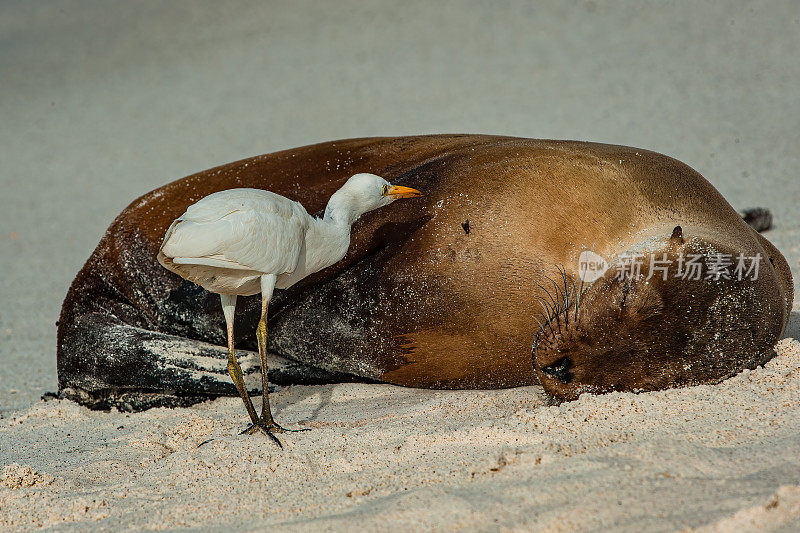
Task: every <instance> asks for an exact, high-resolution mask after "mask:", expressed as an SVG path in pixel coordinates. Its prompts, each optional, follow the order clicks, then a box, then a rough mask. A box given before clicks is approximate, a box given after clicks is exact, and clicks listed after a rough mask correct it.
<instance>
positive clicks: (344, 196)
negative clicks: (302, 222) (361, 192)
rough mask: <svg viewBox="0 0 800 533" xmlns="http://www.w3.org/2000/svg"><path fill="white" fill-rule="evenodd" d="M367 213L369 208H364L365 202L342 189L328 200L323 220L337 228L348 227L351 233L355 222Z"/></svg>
mask: <svg viewBox="0 0 800 533" xmlns="http://www.w3.org/2000/svg"><path fill="white" fill-rule="evenodd" d="M367 211H369V208H368V207H366V206H364V205H363V202H359V200H358V198H357V197H355V196H354V195H353V194H351V193H350V191H347V190H345V189H344V188H342V189H339V190H338V191H336V192H335V193H333V196H331V199H330V200H328V205H327V207H325V216H324V218H323V220H324V221H325V222H327V223H329V224H333V225H336V226H346V227H347V231H348V232H349V231H350V226H352V225H353V222H355V221H356V219H358V217H360V216H361V215H363V214H364V213H366V212H367Z"/></svg>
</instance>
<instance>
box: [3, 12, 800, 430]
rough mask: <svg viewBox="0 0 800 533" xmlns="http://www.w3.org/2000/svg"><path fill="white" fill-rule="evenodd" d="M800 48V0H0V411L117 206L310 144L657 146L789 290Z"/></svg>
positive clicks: (39, 387)
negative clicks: (718, 198)
mask: <svg viewBox="0 0 800 533" xmlns="http://www.w3.org/2000/svg"><path fill="white" fill-rule="evenodd" d="M798 50H800V2H797V1H774V2H767V1H755V2H741V1H738V2H688V1H687V2H669V3H666V2H642V1H635V2H600V1H572V2H561V1H552V2H535V3H533V2H531V3H525V2H499V1H494V2H480V1H463V2H426V1H404V2H355V1H341V0H337V1H329V2H307V1H292V2H224V3H223V2H215V1H210V2H184V1H181V2H163V3H161V2H94V1H70V2H68V1H63V2H10V1H6V2H2V3H0V163H1V164H0V415H5V416H8V413H9V412H10V411H12V410H15V409H19V408H23V407H25V406H27V405H29V404H30V403H31V402H33V401H36V400H37V399H38V398H39V396H40V395H41V394H42V393H43V392H45V391H53V390H55V388H56V373H55V334H56V330H55V325H54V323H55V321H56V320H57V318H58V313H59V309H60V305H61V300H62V299H63V297H64V294H65V293H66V290H67V288H68V286H69V283H70V281H71V280H72V278H73V276H74V275H75V273H76V272H77V271H78V270H79V269H80V267H81V265H82V264H83V262H84V261H85V260H86V258H87V257H88V256H89V254H90V253H91V251H92V250H93V249H94V246H95V245H96V243H97V241H98V240H99V239H100V237H101V235H102V234H103V232H104V231H105V228H106V227H107V226H108V225H109V224H110V222H111V221H112V220H113V218H114V217H115V216H116V215H117V213H119V211H121V210H122V209H123V208H124V207H125V206H126V205H127V204H128V203H130V202H131V201H132V200H133V199H134V198H136V197H137V196H139V195H141V194H143V193H145V192H147V191H148V190H150V189H153V188H155V187H158V186H160V185H162V184H164V183H166V182H168V181H172V180H174V179H177V178H180V177H182V176H185V175H187V174H190V173H193V172H196V171H199V170H203V169H205V168H208V167H211V166H215V165H218V164H221V163H227V162H230V161H233V160H237V159H241V158H244V157H248V156H252V155H256V154H261V153H265V152H271V151H275V150H280V149H283V148H289V147H293V146H299V145H303V144H308V143H313V142H317V141H324V140H332V139H337V138H346V137H360V136H370V135H404V134H418V133H444V132H451V133H456V132H457V133H471V132H475V133H497V134H507V135H519V136H525V137H544V138H558V139H581V140H591V141H599V142H608V143H617V144H626V145H633V146H637V147H642V148H648V149H651V150H656V151H659V152H663V153H666V154H668V155H671V156H673V157H676V158H678V159H680V160H682V161H684V162H686V163H688V164H689V165H691V166H693V167H694V168H696V169H697V170H698V171H700V172H701V173H702V174H703V175H704V176H706V178H708V179H709V180H710V181H711V182H712V183H713V184H714V185H715V186H716V187H717V188H718V189H719V190H720V191H721V192H722V193H723V195H725V197H726V198H727V199H728V200H729V201H730V202H731V203H732V204H733V205H734V206H735V207H737V208H742V207H749V206H755V205H762V206H766V207H769V208H771V209H772V211H773V213H774V215H775V218H776V224H777V226H778V227H777V228H776V229H775V230H773V231H772V232H769V233H767V234H766V236H767V237H768V238H769V239H770V240H772V241H773V242H774V243H775V244H776V245H777V246H778V247H779V248H780V249H781V250H782V251H783V253H784V254H785V255H786V256H787V259H789V261H790V263H791V265H792V268H793V271H794V274H795V277H796V279H797V277H800V262H799V260H800V250H799V249H798V243H800V215H798V213H797V206H798V205H800V142H799V141H798V132H800V60H798ZM797 301H798V300H797V299H796V300H795V305H797Z"/></svg>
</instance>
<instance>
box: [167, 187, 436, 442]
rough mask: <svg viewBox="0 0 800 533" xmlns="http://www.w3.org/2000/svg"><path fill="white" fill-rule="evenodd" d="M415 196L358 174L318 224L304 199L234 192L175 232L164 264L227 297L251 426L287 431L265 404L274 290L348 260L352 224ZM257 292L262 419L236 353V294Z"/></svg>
mask: <svg viewBox="0 0 800 533" xmlns="http://www.w3.org/2000/svg"><path fill="white" fill-rule="evenodd" d="M414 196H420V193H419V191H416V190H414V189H411V188H408V187H400V186H392V185H391V184H390V183H389V182H387V181H386V180H385V179H383V178H381V177H380V176H376V175H374V174H356V175H354V176H352V177H351V178H350V179H349V180H347V182H346V183H345V184H344V185H343V186H342V187H341V188H340V189H339V190H338V191H336V192H335V193H334V194H333V195H332V196H331V198H330V200H329V201H328V205H327V207H326V209H325V215H324V216H323V218H321V219H320V218H315V217H312V216H311V215H309V214H308V212H307V211H306V210H305V208H303V206H302V205H300V204H299V203H298V202H295V201H292V200H290V199H288V198H285V197H283V196H280V195H278V194H275V193H272V192H269V191H264V190H260V189H231V190H227V191H220V192H217V193H214V194H211V195H208V196H206V197H205V198H203V199H201V200H200V201H199V202H197V203H195V204H194V205H192V206H190V207H189V208H188V209H187V210H186V212H185V213H184V214H183V215H181V216H180V217H178V218H177V219H176V220H175V221H174V222H173V223H172V225H171V226H170V227H169V229H168V230H167V233H166V235H165V236H164V242H163V243H162V245H161V249H160V250H159V252H158V261H159V262H160V263H161V264H162V265H163V266H164V267H165V268H167V269H169V270H171V271H172V272H175V273H176V274H178V275H180V276H181V277H183V278H185V279H188V280H189V281H192V282H194V283H196V284H198V285H201V286H202V287H204V288H205V289H207V290H209V291H211V292H215V293H219V294H220V295H221V297H222V307H223V312H224V314H225V319H226V322H227V324H228V348H229V362H228V369H229V371H230V373H231V376H232V377H233V380H234V383H235V384H236V386H237V389H239V393H240V394H241V395H242V399H243V400H244V402H245V406H246V407H247V410H248V413H249V414H250V417H251V419H252V421H253V424H254V426H253V427H260V428H261V429H264V430H265V431H267V432H268V433H269V432H270V431H278V430H282V429H281V428H280V426H277V425H276V424H275V423H274V421H273V420H272V415H271V414H270V413H269V404H268V399H267V382H266V379H267V368H266V312H267V304H268V302H269V299H270V298H271V296H272V291H273V289H274V288H278V289H282V288H286V287H289V286H291V285H293V284H294V283H296V282H298V281H300V280H301V279H303V278H304V277H306V276H308V275H309V274H313V273H314V272H317V271H319V270H321V269H323V268H325V267H328V266H330V265H332V264H334V263H336V262H338V261H339V260H340V259H342V258H343V257H344V255H345V254H346V253H347V248H348V247H349V246H350V227H351V225H352V224H353V222H355V221H356V219H357V218H358V217H359V216H361V215H362V214H364V213H366V212H368V211H371V210H373V209H376V208H378V207H381V206H383V205H387V204H389V203H391V202H393V201H394V200H396V199H398V198H411V197H414ZM258 292H261V293H262V316H261V321H260V322H259V330H258V333H257V334H258V335H259V352H260V353H261V360H262V380H263V394H264V405H263V408H262V413H261V418H260V419H258V420H257V419H256V417H255V411H254V410H253V407H252V403H251V402H250V398H249V396H248V395H247V393H246V391H245V390H244V382H243V381H242V379H241V370H240V369H239V365H238V363H237V362H236V359H235V356H234V352H233V314H234V309H235V306H236V296H237V295H242V296H249V295H251V294H256V293H258ZM262 326H263V339H262V336H261V335H262V334H261V333H260V332H261V328H262ZM262 342H263V345H262ZM269 434H270V435H271V433H269ZM271 436H272V435H271ZM273 438H274V436H273ZM276 441H277V439H276Z"/></svg>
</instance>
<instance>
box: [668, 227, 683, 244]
mask: <svg viewBox="0 0 800 533" xmlns="http://www.w3.org/2000/svg"><path fill="white" fill-rule="evenodd" d="M669 240H670V242H672V243H674V244H683V243H684V240H683V228H681V227H680V226H675V229H673V230H672V235H671V236H670V238H669Z"/></svg>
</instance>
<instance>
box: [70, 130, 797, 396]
mask: <svg viewBox="0 0 800 533" xmlns="http://www.w3.org/2000/svg"><path fill="white" fill-rule="evenodd" d="M359 172H370V173H373V174H378V175H380V176H382V177H384V178H386V179H387V180H389V181H391V182H393V183H398V184H402V185H406V186H409V187H414V188H415V189H419V190H421V191H423V192H424V194H425V196H424V198H422V199H420V200H416V201H415V202H413V203H406V204H405V205H403V203H397V204H393V205H391V206H389V207H386V208H383V209H381V210H378V211H375V212H372V213H369V214H367V215H365V216H363V217H362V218H361V219H360V220H359V221H358V222H357V223H356V224H355V225H354V227H353V231H352V237H351V247H350V250H349V252H348V253H347V255H346V256H345V258H344V259H343V260H342V261H341V262H339V263H337V264H335V265H334V266H332V267H330V268H327V269H325V270H323V271H321V272H318V273H317V274H314V275H312V276H310V277H308V278H306V279H304V280H303V281H301V282H300V283H298V284H297V285H295V286H293V287H291V288H290V289H287V290H285V291H280V292H278V293H276V295H275V296H274V298H273V300H272V301H271V303H270V309H271V317H270V320H269V331H270V335H271V337H270V346H269V350H270V352H271V353H274V354H276V355H278V356H281V357H283V358H284V359H285V361H286V362H285V363H284V365H283V367H282V368H278V369H276V372H275V373H274V375H273V372H272V369H270V379H272V380H273V381H275V380H277V381H288V382H315V381H325V380H338V379H346V378H348V377H350V378H351V379H352V377H357V378H362V379H369V380H376V381H382V382H388V383H394V384H398V385H405V386H412V387H427V388H483V389H489V388H502V387H513V386H519V385H529V384H534V383H537V382H539V383H541V384H542V385H543V386H544V387H545V389H546V390H547V391H548V392H550V393H552V394H554V395H555V396H557V397H559V398H562V399H571V398H575V397H577V395H579V394H580V393H581V392H584V391H593V392H602V391H608V390H653V389H660V388H665V387H672V386H679V385H685V384H692V383H701V382H713V381H718V380H720V379H723V378H725V377H727V376H730V375H732V374H735V373H736V372H739V371H740V370H742V369H744V368H752V367H755V366H757V365H759V364H762V363H763V362H765V361H766V360H767V359H769V357H770V356H771V354H772V346H773V344H774V343H775V341H776V340H777V339H778V338H779V336H780V334H781V332H782V330H783V328H784V327H785V325H786V322H787V319H788V315H789V312H790V309H791V302H792V290H793V289H792V288H793V285H792V281H791V274H790V271H789V267H788V265H787V263H786V261H785V259H784V258H783V256H782V255H781V254H780V253H779V252H778V250H776V249H775V248H774V247H773V246H772V245H771V244H770V243H769V242H768V241H767V240H766V239H764V238H763V237H762V236H761V235H759V234H757V233H756V232H755V231H753V230H752V229H751V228H750V227H749V226H748V225H747V224H746V223H745V222H744V221H743V220H742V218H741V217H740V216H739V215H738V214H737V213H736V211H735V210H734V209H733V208H732V207H731V206H730V205H729V204H728V203H727V202H726V201H725V199H724V198H723V197H722V196H721V195H720V194H719V192H717V190H716V189H714V187H713V186H712V185H711V184H709V183H708V182H707V181H706V180H705V179H704V178H703V177H702V176H701V175H700V174H698V173H697V172H696V171H694V170H692V169H691V168H689V167H688V166H686V165H685V164H683V163H681V162H679V161H676V160H674V159H672V158H669V157H667V156H664V155H661V154H657V153H654V152H649V151H646V150H641V149H636V148H628V147H621V146H611V145H603V144H594V143H585V142H573V141H546V140H531V139H519V138H509V137H496V136H483V135H433V136H419V137H396V138H371V139H354V140H345V141H335V142H328V143H323V144H317V145H312V146H306V147H302V148H297V149H293V150H287V151H283V152H277V153H274V154H268V155H262V156H257V157H253V158H250V159H245V160H242V161H238V162H235V163H231V164H228V165H224V166H221V167H217V168H214V169H211V170H207V171H204V172H200V173H198V174H194V175H192V176H189V177H186V178H183V179H181V180H178V181H175V182H172V183H170V184H168V185H165V186H164V187H161V188H159V189H157V190H155V191H152V192H150V193H148V194H146V195H144V196H142V197H141V198H139V199H137V200H136V201H134V202H133V203H132V204H131V205H130V206H128V207H127V208H126V209H125V210H124V211H123V212H122V213H121V214H120V215H119V216H118V217H117V219H116V220H115V221H114V222H113V224H112V225H111V227H110V228H109V229H108V231H107V232H106V234H105V236H104V237H103V238H102V240H101V241H100V243H99V245H98V247H97V249H96V250H95V251H94V253H93V254H92V256H91V257H90V258H89V260H88V261H87V263H86V265H85V266H84V267H83V269H82V270H81V271H80V273H79V274H78V276H77V277H76V278H75V280H74V282H73V284H72V286H71V287H70V290H69V293H68V294H67V297H66V299H65V301H64V305H63V309H62V313H61V318H60V325H59V329H58V371H59V388H60V392H61V394H62V395H63V396H66V397H70V398H75V399H77V400H79V401H81V402H83V403H86V404H89V405H93V406H97V407H104V406H108V405H117V406H119V407H122V408H125V409H140V408H145V407H149V406H152V405H165V404H166V405H177V404H187V403H191V402H195V401H199V400H201V399H204V398H208V397H213V396H218V395H222V394H226V395H235V394H236V390H235V388H234V387H233V385H232V384H231V382H230V380H229V379H228V378H227V371H226V366H225V365H226V361H227V352H226V350H225V348H224V347H223V346H224V345H225V322H224V320H223V318H222V314H221V312H220V307H219V305H220V304H219V299H218V298H217V297H216V295H212V294H210V293H208V292H206V291H204V290H203V289H200V288H198V287H195V286H193V285H192V284H191V283H188V282H184V281H183V280H182V279H181V278H179V277H178V276H176V275H174V274H172V273H170V272H168V271H167V270H165V269H163V268H162V267H161V266H160V265H159V264H158V262H157V261H156V254H157V252H158V249H159V245H160V244H161V241H162V239H163V236H164V232H165V231H166V229H167V228H168V226H169V225H170V223H171V222H172V221H173V220H174V219H175V218H176V217H177V216H179V215H180V214H181V213H183V212H184V211H185V210H186V208H187V206H189V205H190V204H192V203H194V202H196V201H198V200H199V199H200V198H202V197H204V196H206V195H208V194H211V193H213V192H216V191H220V190H224V189H230V188H237V187H252V188H260V189H267V190H270V191H273V192H276V193H278V194H281V195H283V196H286V197H288V198H291V199H294V200H297V201H299V202H300V203H301V204H302V205H303V206H304V207H305V208H306V209H307V210H308V211H309V212H310V213H314V212H318V211H320V210H321V209H323V208H324V206H325V204H326V202H327V200H328V198H329V197H330V196H331V194H332V193H333V192H334V191H335V190H336V189H337V188H338V187H340V186H341V185H342V183H344V181H345V180H346V179H347V178H348V177H349V176H351V175H353V174H355V173H359ZM587 251H591V253H592V254H596V255H593V256H592V257H600V258H602V260H603V261H605V262H606V266H607V267H608V269H607V270H606V271H605V273H604V274H603V275H602V276H599V277H597V279H593V280H591V282H590V281H587V279H586V278H587V276H586V271H585V270H584V271H581V268H582V267H586V263H585V261H584V263H580V262H579V260H580V259H581V258H582V257H584V256H585V253H586V252H587ZM634 253H635V254H638V257H641V258H642V261H641V264H640V265H638V267H637V268H633V267H634V266H636V265H637V260H635V259H634V260H631V257H637V256H636V255H634ZM582 254H584V255H582ZM742 258H744V259H745V260H747V264H746V265H745V266H746V267H747V269H748V270H747V272H745V271H744V269H741V270H737V267H738V266H741V265H740V263H741V262H742V261H741V260H742ZM723 259H724V260H723ZM689 264H691V265H695V266H696V265H699V269H700V270H701V275H700V278H699V279H694V277H693V276H687V275H686V272H685V271H686V269H687V265H689ZM755 264H757V265H758V266H757V267H755V268H757V269H758V270H757V272H756V273H755V275H754V272H753V268H754V267H753V265H755ZM665 265H668V266H665ZM629 267H630V268H629ZM742 274H745V275H744V276H742ZM238 313H239V314H238V315H237V324H240V325H241V327H240V328H239V330H238V331H239V332H242V334H243V335H244V333H245V332H252V331H253V329H254V327H255V323H256V322H257V320H258V316H259V303H258V298H257V297H252V298H245V299H243V301H242V305H240V311H239V312H238ZM238 345H239V346H240V347H241V346H244V347H247V348H250V349H252V348H254V346H255V339H254V338H250V336H247V337H244V336H243V337H242V338H240V339H238ZM532 355H533V360H532V359H531V356H532ZM241 362H242V366H243V368H244V371H245V373H247V372H248V371H249V372H251V374H252V373H254V372H255V371H256V369H257V357H255V356H254V354H250V355H248V354H244V357H241ZM532 363H533V364H532ZM250 379H251V381H250V383H252V384H253V385H256V384H257V383H258V381H259V380H258V379H257V378H256V377H255V376H253V375H251V377H250Z"/></svg>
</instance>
